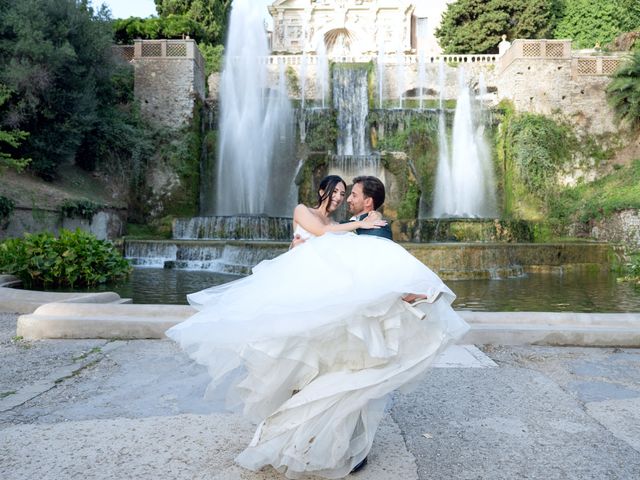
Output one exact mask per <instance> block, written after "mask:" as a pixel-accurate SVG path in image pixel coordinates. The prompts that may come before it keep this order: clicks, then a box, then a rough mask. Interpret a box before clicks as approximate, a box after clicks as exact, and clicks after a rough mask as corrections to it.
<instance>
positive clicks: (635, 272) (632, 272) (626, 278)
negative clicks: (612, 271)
mask: <svg viewBox="0 0 640 480" xmlns="http://www.w3.org/2000/svg"><path fill="white" fill-rule="evenodd" d="M621 270H622V272H621V273H622V276H621V277H618V281H619V282H631V283H636V284H638V285H640V252H636V253H633V254H631V258H630V261H629V262H627V263H625V264H624V265H623V266H622V269H621Z"/></svg>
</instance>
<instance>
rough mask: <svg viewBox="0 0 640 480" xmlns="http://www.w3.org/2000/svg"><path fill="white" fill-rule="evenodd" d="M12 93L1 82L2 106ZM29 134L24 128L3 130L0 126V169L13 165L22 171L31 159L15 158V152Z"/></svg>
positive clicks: (0, 101)
mask: <svg viewBox="0 0 640 480" xmlns="http://www.w3.org/2000/svg"><path fill="white" fill-rule="evenodd" d="M10 95H11V90H9V88H7V87H6V86H5V85H2V84H1V83H0V107H2V105H4V104H5V102H6V101H7V99H8V98H9V97H10ZM28 136H29V132H24V131H22V130H3V129H1V128H0V169H2V168H5V167H11V168H14V169H16V170H17V171H21V170H22V169H23V168H24V167H26V166H27V165H28V164H29V162H30V161H31V159H29V158H14V155H13V154H14V152H15V151H16V149H17V148H18V147H19V146H20V143H22V141H23V140H24V139H26V138H27V137H28Z"/></svg>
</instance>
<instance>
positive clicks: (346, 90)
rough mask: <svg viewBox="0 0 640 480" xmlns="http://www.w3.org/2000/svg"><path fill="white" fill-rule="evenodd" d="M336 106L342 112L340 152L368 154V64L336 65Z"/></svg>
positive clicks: (334, 93) (338, 149) (339, 136)
mask: <svg viewBox="0 0 640 480" xmlns="http://www.w3.org/2000/svg"><path fill="white" fill-rule="evenodd" d="M333 106H334V108H335V109H336V110H337V112H338V144H337V153H338V155H360V156H362V155H368V154H369V153H370V149H369V145H368V142H367V133H368V132H367V115H368V113H369V97H368V82H367V70H366V68H357V67H356V66H354V65H346V66H344V65H336V66H335V68H334V70H333Z"/></svg>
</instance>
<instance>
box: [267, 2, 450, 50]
mask: <svg viewBox="0 0 640 480" xmlns="http://www.w3.org/2000/svg"><path fill="white" fill-rule="evenodd" d="M450 1H451V0H434V1H432V2H429V3H430V4H429V6H428V8H426V7H425V5H424V3H425V2H424V0H423V2H421V3H419V4H418V3H417V2H408V1H403V0H278V1H275V2H273V4H272V5H271V6H270V7H269V13H270V14H271V16H272V17H273V33H272V36H271V49H272V51H273V52H274V53H302V52H305V53H306V52H313V53H317V52H318V49H319V47H320V44H321V42H324V44H325V47H326V50H327V54H328V55H329V56H334V57H339V56H358V55H367V54H373V53H376V52H378V50H379V49H381V48H382V49H383V50H384V52H385V53H396V52H401V53H416V52H417V51H418V50H421V51H423V52H426V53H438V52H439V47H438V45H437V42H436V41H435V37H434V36H433V30H434V29H435V28H436V27H437V26H438V25H439V23H440V18H441V16H442V12H443V11H444V9H445V8H446V5H447V3H450Z"/></svg>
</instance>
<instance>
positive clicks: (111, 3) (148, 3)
mask: <svg viewBox="0 0 640 480" xmlns="http://www.w3.org/2000/svg"><path fill="white" fill-rule="evenodd" d="M252 1H255V4H256V8H264V10H265V16H266V17H269V13H268V12H267V11H266V8H265V7H266V5H268V4H269V3H273V0H252ZM91 3H92V4H93V5H94V6H99V5H101V4H103V3H106V4H107V6H108V7H109V8H110V9H111V16H112V17H113V18H129V17H142V18H145V17H149V16H151V15H155V14H156V4H155V2H154V1H153V0H92V2H91ZM263 6H264V7H263Z"/></svg>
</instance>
